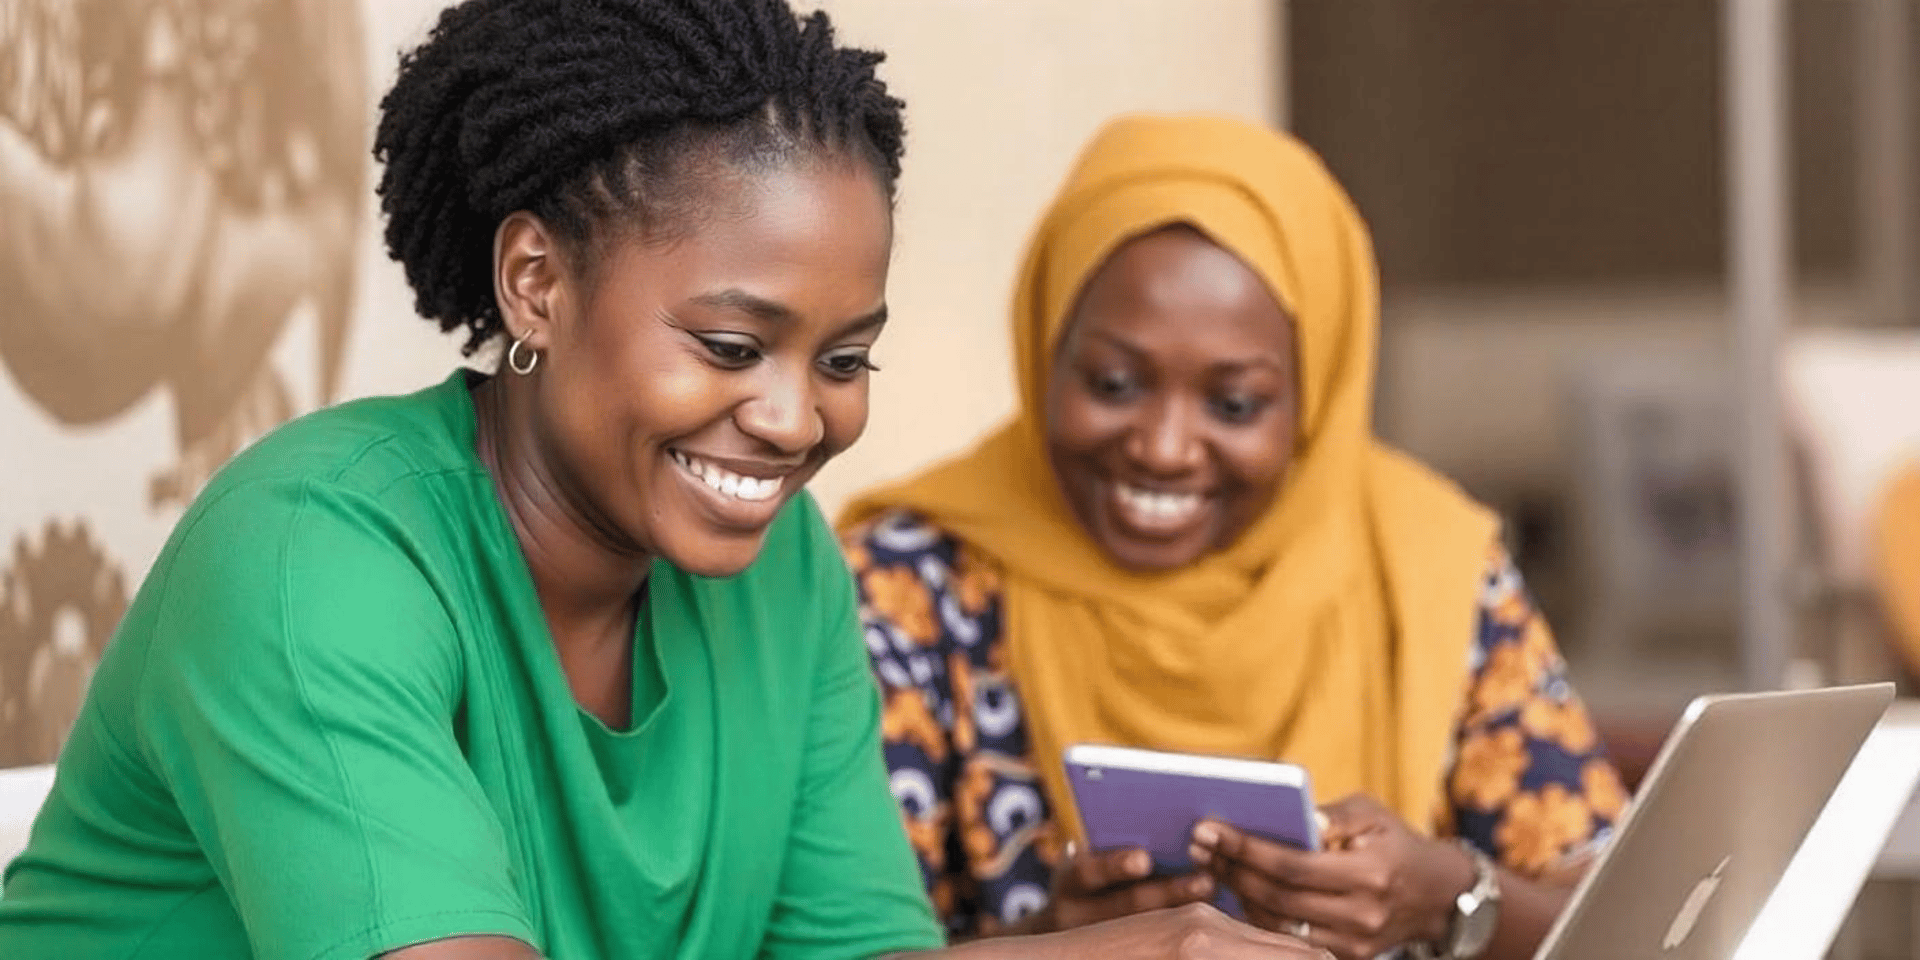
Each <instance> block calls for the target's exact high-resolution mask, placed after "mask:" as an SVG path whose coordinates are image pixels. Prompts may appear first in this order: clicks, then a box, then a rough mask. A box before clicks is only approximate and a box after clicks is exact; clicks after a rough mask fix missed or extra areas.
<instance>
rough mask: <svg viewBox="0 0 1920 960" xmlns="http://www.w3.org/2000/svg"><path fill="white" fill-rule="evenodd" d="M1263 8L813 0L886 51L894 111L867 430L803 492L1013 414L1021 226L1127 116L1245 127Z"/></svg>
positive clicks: (1263, 66)
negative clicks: (900, 162) (893, 176)
mask: <svg viewBox="0 0 1920 960" xmlns="http://www.w3.org/2000/svg"><path fill="white" fill-rule="evenodd" d="M1278 6H1279V5H1278V4H1277V3H1275V2H1273V0H1206V2H1202V3H1195V2H1190V0H1102V2H1100V3H1099V4H1097V5H1092V4H1088V3H1086V2H1084V0H1048V2H1031V0H1027V2H1012V0H910V2H902V0H827V2H825V3H823V4H822V7H824V8H825V9H827V10H828V11H830V12H832V13H833V14H834V15H835V16H836V18H837V19H838V20H839V21H840V23H841V24H842V26H841V30H842V31H843V33H844V35H845V36H846V38H847V39H848V40H850V41H853V42H856V43H860V44H865V45H869V46H875V47H879V48H881V49H884V50H886V51H887V52H888V61H887V64H886V65H885V67H883V68H882V69H883V70H884V71H885V75H886V77H887V80H888V82H889V83H890V84H892V85H893V86H894V88H895V89H896V90H897V91H898V92H899V94H900V95H901V96H902V97H903V98H905V100H906V101H907V104H908V108H907V109H908V113H907V120H908V123H909V131H908V134H909V138H908V144H907V151H908V153H907V165H906V173H905V175H904V178H903V182H902V184H901V200H900V222H899V227H898V236H899V255H898V258H897V260H896V262H895V265H894V275H893V285H892V292H891V299H892V308H893V311H892V315H893V316H894V317H895V320H894V321H893V322H892V324H891V325H890V328H889V329H888V331H887V333H886V335H885V337H884V338H883V339H882V340H881V343H880V346H879V348H878V349H877V350H876V351H875V352H874V357H875V360H876V362H878V363H879V364H880V365H881V367H882V368H883V370H882V371H881V373H880V374H879V375H878V376H876V377H875V378H874V396H873V420H872V424H871V425H870V426H869V427H868V428H867V435H866V438H865V439H864V440H862V441H861V443H860V445H859V446H857V447H855V448H854V449H853V450H852V451H850V452H848V453H847V454H846V455H845V456H843V457H842V458H841V459H840V461H839V462H838V463H836V464H833V465H831V466H829V467H828V468H827V469H826V471H825V472H823V473H822V474H821V476H820V479H819V480H817V481H816V482H815V483H814V492H815V494H816V495H818V496H819V497H820V499H821V502H822V503H823V504H824V505H826V506H827V507H828V508H829V509H832V508H833V507H834V506H836V505H837V504H839V503H840V502H841V501H842V500H843V499H844V498H845V497H846V496H847V495H849V494H850V493H852V492H854V491H856V490H858V489H859V488H861V487H863V486H865V485H867V484H870V483H872V482H874V481H875V480H877V479H882V478H887V477H891V476H894V475H897V474H899V473H902V472H904V471H905V470H908V469H911V468H912V467H914V466H917V465H919V464H922V463H925V462H926V461H928V460H930V459H933V458H935V457H937V456H940V455H942V454H945V453H948V452H951V451H953V450H955V449H956V448H957V447H960V446H962V445H963V444H964V443H965V442H966V441H967V440H969V439H971V438H972V437H974V436H977V435H978V434H980V433H982V432H984V430H985V429H986V428H987V427H989V426H990V425H992V424H993V423H994V422H996V421H997V420H998V419H1000V418H1001V417H1003V416H1005V415H1006V414H1007V413H1008V412H1009V411H1010V410H1011V409H1012V404H1013V393H1012V386H1011V381H1010V379H1009V370H1008V366H1009V361H1008V358H1007V350H1008V346H1007V333H1006V329H1005V327H1006V320H1005V317H1006V309H1005V307H1006V304H1007V301H1008V295H1009V287H1010V286H1011V284H1012V282H1013V275H1014V273H1015V271H1016V270H1017V268H1018V260H1019V257H1020V253H1021V247H1022V245H1023V244H1024V243H1025V241H1026V235H1027V231H1028V229H1029V228H1030V227H1031V225H1032V219H1033V218H1034V216H1036V215H1037V214H1038V212H1039V210H1040V208H1041V207H1042V206H1043V205H1044V204H1045V203H1046V201H1047V199H1048V198H1049V197H1050V195H1051V192H1052V190H1053V188H1054V186H1055V185H1056V183H1057V181H1058V180H1059V178H1060V177H1061V176H1062V175H1063V174H1064V173H1065V170H1066V167H1067V164H1068V163H1069V162H1070V161H1071V160H1072V158H1073V155H1074V153H1075V151H1077V150H1078V149H1079V147H1080V145H1081V143H1083V142H1084V141H1085V140H1086V138H1087V137H1088V135H1089V134H1091V133H1092V132H1093V130H1094V128H1095V127H1096V126H1097V125H1098V124H1099V123H1100V121H1101V120H1102V119H1103V118H1105V117H1107V116H1110V115H1111V114H1113V113H1116V112H1120V111H1124V110H1137V109H1151V110H1217V111H1227V112H1232V113H1238V114H1242V115H1245V116H1250V117H1257V118H1263V119H1264V118H1270V117H1273V116H1275V115H1276V112H1277V110H1278V105H1279V102H1280V97H1279V92H1280V75H1281V74H1280V70H1279V67H1278V60H1279V51H1280V42H1279V41H1280V30H1279V24H1278V23H1276V22H1275V20H1274V11H1275V10H1276V9H1277V8H1278Z"/></svg>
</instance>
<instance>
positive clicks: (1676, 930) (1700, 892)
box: [1660, 856, 1733, 950]
mask: <svg viewBox="0 0 1920 960" xmlns="http://www.w3.org/2000/svg"><path fill="white" fill-rule="evenodd" d="M1732 859H1733V858H1732V857H1730V856H1728V857H1721V858H1720V865H1719V866H1717V867H1714V868H1713V872H1712V873H1709V874H1707V875H1706V876H1705V877H1702V878H1701V879H1700V882H1699V883H1696V884H1694V885H1693V892H1692V893H1689V894H1687V899H1686V902H1685V903H1682V904H1680V912H1679V913H1677V914H1675V915H1674V917H1673V923H1671V924H1669V925H1668V926H1667V936H1666V939H1664V940H1662V941H1660V949H1662V950H1672V949H1673V948H1674V947H1677V946H1679V945H1681V944H1682V943H1685V942H1686V941H1687V937H1689V936H1692V935H1693V925H1694V924H1696V923H1699V922H1700V914H1702V913H1704V912H1705V911H1706V909H1707V901H1709V900H1712V899H1713V895H1714V893H1715V892H1716V891H1718V890H1719V889H1720V875H1721V874H1723V873H1726V872H1727V863H1728V861H1731V860H1732Z"/></svg>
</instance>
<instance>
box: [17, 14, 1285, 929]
mask: <svg viewBox="0 0 1920 960" xmlns="http://www.w3.org/2000/svg"><path fill="white" fill-rule="evenodd" d="M879 59H880V57H879V55H878V54H874V53H869V52H866V51H860V50H852V49H847V48H843V47H840V46H837V45H836V44H835V43H834V41H833V36H832V32H831V28H830V27H829V25H828V23H827V20H826V18H825V17H824V16H822V15H818V14H815V15H810V16H807V17H796V16H795V15H794V14H793V12H792V11H791V10H789V9H788V8H787V6H786V5H785V3H784V2H782V0H469V2H466V3H462V4H459V5H457V6H455V7H453V8H451V9H449V10H448V11H446V12H445V13H444V14H443V15H442V16H441V18H440V20H439V22H438V24H437V26H436V27H435V29H434V30H433V32H432V34H431V36H430V37H429V38H428V40H427V41H426V43H425V44H424V45H423V46H421V47H420V48H419V49H417V50H415V51H414V52H413V53H411V54H410V55H408V56H407V57H406V58H404V59H403V60H402V62H401V69H400V74H399V78H398V80H397V82H396V84H395V86H394V89H393V91H392V92H391V93H390V94H389V95H388V96H387V98H386V100H385V101H384V103H383V105H382V111H383V114H382V118H381V123H380V127H379V131H378V134H377V136H376V141H375V153H376V155H377V156H378V157H379V158H380V159H382V160H383V161H384V162H385V164H386V166H385V171H384V175H383V178H382V180H381V183H380V197H381V201H382V207H383V209H384V211H385V213H386V215H387V242H388V248H389V250H390V252H391V253H392V254H393V256H394V257H395V258H396V259H397V260H399V261H400V262H401V264H402V265H403V266H404V267H405V270H406V274H407V279H408V281H409V282H410V283H411V284H412V286H413V288H414V291H415V293H416V295H417V305H418V308H419V310H420V312H421V313H422V314H423V315H424V316H426V317H429V318H432V319H434V320H436V321H438V322H439V324H440V326H441V327H442V328H443V329H445V330H449V331H451V330H464V331H465V333H466V337H467V349H468V351H469V352H472V351H473V350H475V349H477V348H479V347H481V346H484V345H487V344H490V343H496V344H500V345H502V346H504V357H503V361H502V369H500V370H499V371H498V372H497V374H496V375H494V376H491V377H489V376H482V375H479V374H475V373H470V372H467V371H462V372H460V373H458V374H456V375H454V376H452V377H450V378H448V379H447V380H446V381H445V382H444V383H442V384H440V385H439V386H436V387H432V388H429V389H427V390H424V391H422V392H420V393H416V394H413V395H411V396H405V397H394V398H384V399H374V400H365V401H360V402H356V403H350V404H346V405H344V406H341V407H338V408H335V409H333V410H329V411H325V412H322V413H318V414H315V415H313V416H310V417H306V418H304V419H302V420H300V421H297V422H295V423H293V424H290V425H288V426H287V427H285V428H283V429H281V430H279V431H277V432H275V433H274V434H273V435H272V436H270V437H268V438H266V439H265V440H263V441H261V442H260V443H259V444H257V445H256V446H255V447H253V448H252V449H251V450H249V451H247V452H246V453H244V454H242V455H241V456H240V457H238V458H237V459H236V460H235V461H234V462H233V463H232V464H230V465H229V466H228V467H227V468H226V469H225V470H223V471H222V472H221V474H220V475H219V476H218V477H217V478H216V479H215V480H214V481H213V482H212V484H210V485H209V486H208V488H207V489H206V490H205V491H204V492H203V493H202V495H201V496H200V497H199V499H198V500H197V501H196V502H195V504H194V505H193V507H192V508H191V509H190V510H189V511H188V513H187V515H186V516H185V517H184V518H183V519H182V521H181V523H180V525H179V527H178V529H177V530H176V531H175V532H174V535H173V537H172V539H171V540H170V541H169V542H168V544H167V546H166V548H165V550H164V551H163V552H162V554H161V556H160V557H159V559H158V561H157V562H156V564H155V566H154V569H153V572H152V573H151V574H150V576H149V577H148V579H147V582H146V583H145V584H144V586H143V587H142V589H141V591H140V594H139V596H138V597H137V598H136V600H135V602H134V604H133V607H132V609H131V610H130V611H129V613H128V615H127V618H126V621H125V623H124V624H123V625H122V627H121V629H120V632H119V634H118V635H117V637H116V638H115V640H114V642H113V644H112V647H111V649H110V650H109V651H108V653H107V655H106V657H105V658H104V660H103V662H102V663H101V665H100V668H99V671H98V674H97V675H96V678H95V681H94V685H93V689H92V691H91V694H90V697H89V700H88V703H87V705H86V707H85V709H84V711H83V714H82V716H81V718H80V720H79V722H78V724H77V725H76V728H75V730H74V732H73V734H72V737H71V739H70V741H69V743H68V746H67V748H66V751H65V752H64V754H63V755H62V757H61V761H60V768H59V773H58V776H57V779H56V782H55V785H54V788H53V792H52V795H51V796H50V797H49V799H48V801H47V804H46V807H45V809H44V810H43V812H42V814H41V816H40V818H39V820H38V821H37V823H36V825H35V828H34V832H33V836H32V840H31V843H30V845H29V847H28V849H27V851H26V852H25V853H24V854H23V855H22V856H21V857H20V858H19V859H18V860H16V861H15V862H14V864H13V865H12V866H11V867H10V868H9V869H8V872H7V874H6V878H5V886H4V895H0V956H4V957H6V958H7V960H79V958H87V960H92V958H116V960H117V958H136V957H138V958H184V957H194V958H245V957H258V958H274V960H281V958H286V960H359V958H366V957H372V956H380V955H386V956H392V957H396V958H404V960H443V958H444V960H477V958H512V960H529V958H538V957H552V958H558V960H573V958H582V960H588V958H608V960H622V958H640V957H688V958H693V957H755V956H765V957H796V958H802V957H805V958H810V957H823V958H824V957H836V958H838V957H847V958H852V957H866V956H875V955H881V954H889V953H896V952H902V951H912V950H920V949H932V948H936V947H938V946H939V933H938V930H937V928H936V927H935V925H934V923H933V919H932V916H931V913H930V911H929V910H928V907H927V905H926V903H925V901H924V900H923V898H922V895H921V893H920V887H919V882H918V878H917V876H916V875H915V873H914V865H913V860H912V859H911V857H910V856H909V854H908V851H907V847H906V844H905V842H904V838H903V836H902V834H901V829H900V826H899V821H898V818H897V817H895V816H894V815H893V805H892V800H891V798H890V797H889V795H888V790H887V785H886V782H885V774H884V772H883V769H882V765H881V757H880V753H879V746H878V743H879V740H878V732H879V731H878V710H877V698H876V695H875V690H874V688H873V686H872V684H871V681H870V680H869V679H868V676H867V672H866V670H867V668H866V659H865V654H864V652H863V650H862V648H861V646H860V643H859V640H858V636H857V632H856V628H855V614H856V611H855V603H854V600H853V593H852V590H851V589H850V585H849V581H848V577H847V573H846V570H845V567H844V566H843V564H842V561H841V559H840V557H839V555H838V553H837V551H836V547H835V544H834V540H833V538H832V536H831V535H830V534H829V533H828V531H827V529H826V527H825V526H824V525H823V523H822V522H821V519H820V516H819V513H818V511H817V510H816V508H815V507H814V506H813V504H812V502H811V501H810V500H809V499H807V498H806V496H805V495H804V494H803V493H802V492H801V488H802V486H803V485H804V484H805V483H806V482H807V480H808V479H809V478H810V477H812V476H813V474H814V472H815V471H817V470H818V469H819V468H820V466H821V464H823V463H824V462H826V460H827V459H828V458H830V457H832V456H833V455H834V454H837V453H839V452H840V451H842V450H844V449H846V447H847V446H848V445H849V444H851V443H852V442H853V441H854V439H855V438H856V437H857V436H858V435H859V434H860V432H861V429H862V427H863V426H864V423H865V420H866V411H867V375H868V372H869V371H870V370H871V369H872V367H871V365H870V364H869V362H868V360H867V354H868V351H869V350H870V349H871V347H872V346H873V342H874V340H875V338H876V337H877V336H878V335H879V333H880V328H881V325H882V324H883V323H884V321H885V319H886V306H885V298H884V293H885V282H886V273H887V266H888V259H889V255H890V247H891V231H892V211H891V204H892V195H893V188H894V181H895V178H896V176H897V175H898V172H899V158H900V153H901V133H902V125H901V116H900V108H901V104H900V102H899V101H898V100H895V99H893V98H892V97H890V96H889V95H888V94H887V91H886V88H885V86H884V85H883V84H882V83H881V82H880V81H879V80H878V79H877V78H876V76H875V74H874V66H875V64H876V63H877V62H878V61H879ZM1301 951H1302V948H1299V947H1297V946H1296V945H1293V944H1291V943H1290V942H1289V941H1287V940H1285V939H1284V938H1281V937H1278V936H1276V935H1273V934H1268V933H1263V932H1260V931H1256V930H1253V929H1251V928H1248V927H1245V926H1243V925H1240V924H1237V923H1234V922H1232V921H1229V920H1227V919H1225V918H1224V917H1221V916H1220V915H1219V914H1217V913H1213V912H1211V911H1209V910H1207V909H1205V908H1193V909H1187V910H1182V911H1173V912H1166V913H1161V914H1147V915H1142V916H1139V917H1134V918H1131V919H1129V920H1126V921H1121V922H1118V923H1115V924H1110V925H1106V926H1103V927H1091V928H1086V929H1084V930H1081V931H1075V932H1073V933H1070V934H1061V935H1057V936H1054V937H1046V938H1033V939H1030V940H1026V941H1020V940H1000V941H994V942H992V943H982V944H975V945H970V946H967V947H963V948H959V949H958V950H956V951H955V952H958V953H963V954H972V955H974V956H976V957H980V958H990V957H996V956H1016V955H1022V956H1025V955H1048V956H1062V957H1075V956H1089V957H1091V956H1099V957H1101V958H1102V960H1108V958H1122V957H1132V956H1137V957H1143V958H1144V957H1169V956H1194V957H1222V958H1225V957H1293V956H1305V955H1307V953H1306V952H1301Z"/></svg>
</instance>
